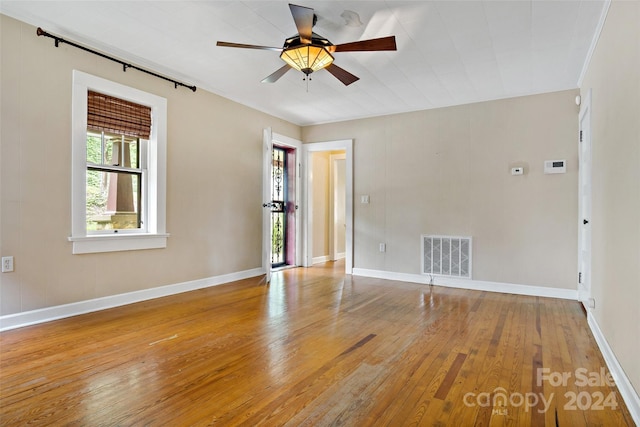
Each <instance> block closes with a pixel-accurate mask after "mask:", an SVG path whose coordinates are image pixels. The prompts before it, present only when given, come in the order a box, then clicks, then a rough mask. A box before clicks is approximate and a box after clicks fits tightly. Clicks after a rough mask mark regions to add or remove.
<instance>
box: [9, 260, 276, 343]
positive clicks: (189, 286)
mask: <svg viewBox="0 0 640 427" xmlns="http://www.w3.org/2000/svg"><path fill="white" fill-rule="evenodd" d="M261 274H264V270H263V269H262V268H254V269H251V270H245V271H239V272H236V273H229V274H222V275H220V276H213V277H208V278H205V279H198V280H192V281H189V282H183V283H177V284H173V285H166V286H159V287H157V288H150V289H143V290H140V291H134V292H128V293H126V294H119V295H111V296H107V297H102V298H95V299H90V300H86V301H79V302H74V303H70V304H64V305H58V306H54V307H47V308H41V309H38V310H31V311H25V312H22V313H15V314H7V315H5V316H0V331H7V330H10V329H15V328H21V327H23V326H29V325H35V324H37V323H43V322H49V321H51V320H56V319H62V318H65V317H71V316H77V315H78V314H84V313H90V312H93V311H98V310H104V309H107V308H113V307H118V306H121V305H126V304H132V303H134V302H140V301H146V300H150V299H154V298H159V297H165V296H169V295H174V294H179V293H182V292H188V291H194V290H196V289H202V288H208V287H211V286H216V285H222V284H224V283H229V282H234V281H236V280H242V279H248V278H250V277H256V276H260V275H261Z"/></svg>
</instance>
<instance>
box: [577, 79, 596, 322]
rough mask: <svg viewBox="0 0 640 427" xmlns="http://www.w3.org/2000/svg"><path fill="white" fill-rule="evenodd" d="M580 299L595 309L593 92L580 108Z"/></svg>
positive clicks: (587, 95)
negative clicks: (592, 236) (593, 292)
mask: <svg viewBox="0 0 640 427" xmlns="http://www.w3.org/2000/svg"><path fill="white" fill-rule="evenodd" d="M579 132H580V134H579V144H580V145H579V150H578V155H579V169H580V170H579V178H578V185H579V195H578V197H579V213H580V216H579V218H578V220H579V223H578V298H579V299H580V301H582V304H583V305H584V307H585V308H586V309H587V310H589V309H590V308H593V305H592V301H593V300H592V299H591V89H589V91H588V92H587V94H586V96H585V97H584V99H583V100H582V102H581V104H580V116H579Z"/></svg>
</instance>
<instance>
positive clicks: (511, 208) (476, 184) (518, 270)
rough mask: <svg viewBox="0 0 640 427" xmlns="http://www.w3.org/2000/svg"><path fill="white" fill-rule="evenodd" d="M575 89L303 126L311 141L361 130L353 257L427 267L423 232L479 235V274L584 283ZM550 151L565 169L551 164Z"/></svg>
mask: <svg viewBox="0 0 640 427" xmlns="http://www.w3.org/2000/svg"><path fill="white" fill-rule="evenodd" d="M576 94H577V91H564V92H557V93H550V94H544V95H536V96H528V97H522V98H514V99H507V100H500V101H492V102H485V103H479V104H471V105H464V106H458V107H451V108H442V109H436V110H426V111H419V112H414V113H408V114H399V115H392V116H385V117H378V118H371V119H363V120H355V121H347V122H340V123H333V124H326V125H318V126H308V127H305V128H303V130H302V138H303V141H304V142H317V141H329V140H336V139H344V138H354V140H355V142H354V199H355V206H354V215H355V219H354V221H355V237H354V250H355V256H354V267H357V268H366V269H374V270H383V271H391V272H401V273H413V274H418V273H419V272H420V243H419V239H420V234H423V233H427V234H446V235H470V236H473V238H474V253H473V270H474V274H473V278H474V279H477V280H486V281H494V282H504V283H514V284H524V285H536V286H546V287H554V288H566V289H576V268H577V267H576V265H577V221H576V220H577V210H578V199H577V180H578V175H577V145H576V135H577V113H578V108H577V107H576V105H575V102H574V98H575V96H576ZM553 159H566V160H567V173H566V174H562V175H545V174H543V162H544V160H553ZM513 166H524V167H525V174H524V176H511V174H510V169H511V167H513ZM362 195H369V196H370V204H361V203H359V201H360V196H362ZM379 243H386V244H387V252H386V253H380V252H379Z"/></svg>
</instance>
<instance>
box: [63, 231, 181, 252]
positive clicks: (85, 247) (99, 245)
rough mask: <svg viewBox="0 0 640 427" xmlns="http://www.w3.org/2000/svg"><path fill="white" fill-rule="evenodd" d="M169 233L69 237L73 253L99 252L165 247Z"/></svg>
mask: <svg viewBox="0 0 640 427" xmlns="http://www.w3.org/2000/svg"><path fill="white" fill-rule="evenodd" d="M168 237H169V234H121V235H117V236H116V235H111V234H109V235H100V236H83V237H69V241H70V242H72V243H73V251H72V253H73V254H74V255H77V254H94V253H100V252H118V251H138V250H144V249H162V248H166V247H167V238H168Z"/></svg>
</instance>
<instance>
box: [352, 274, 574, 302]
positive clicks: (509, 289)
mask: <svg viewBox="0 0 640 427" xmlns="http://www.w3.org/2000/svg"><path fill="white" fill-rule="evenodd" d="M353 275H354V276H364V277H373V278H376V279H387V280H398V281H402V282H411V283H421V284H425V285H426V284H429V280H430V276H425V275H423V274H410V273H395V272H392V271H381V270H369V269H366V268H354V269H353ZM433 284H434V285H438V286H446V287H449V288H460V289H471V290H475V291H488V292H502V293H505V294H516V295H530V296H536V297H547V298H561V299H570V300H577V299H578V291H577V290H572V289H558V288H547V287H544V286H530V285H516V284H512V283H501V282H487V281H484V280H472V279H459V278H455V277H442V276H434V277H433Z"/></svg>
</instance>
